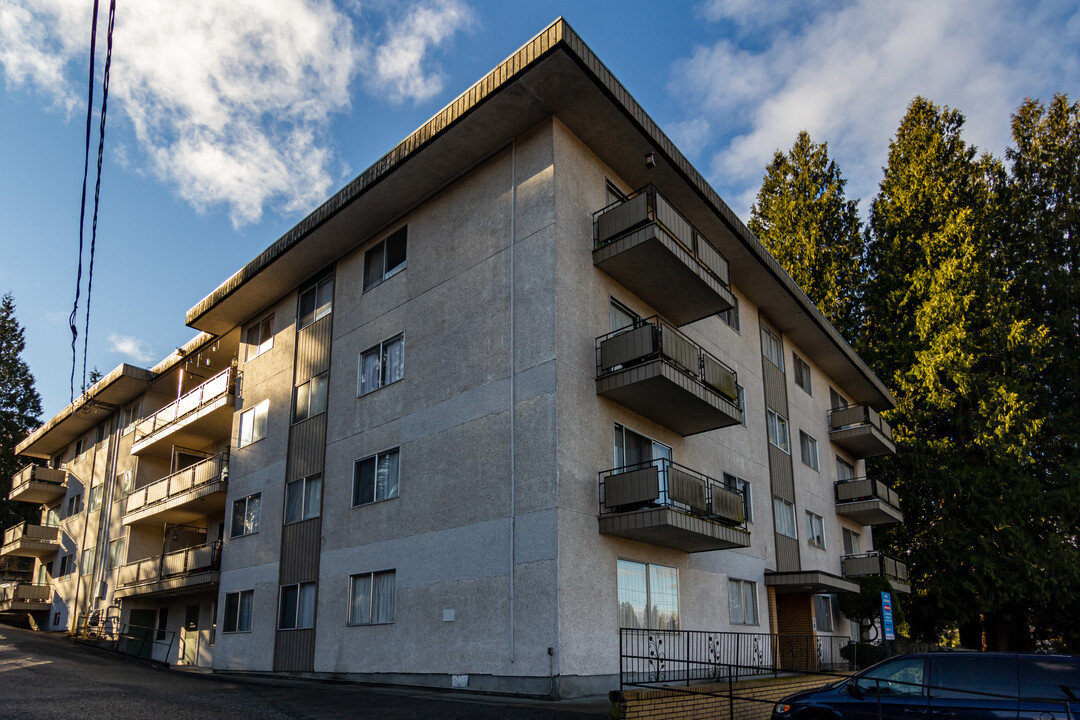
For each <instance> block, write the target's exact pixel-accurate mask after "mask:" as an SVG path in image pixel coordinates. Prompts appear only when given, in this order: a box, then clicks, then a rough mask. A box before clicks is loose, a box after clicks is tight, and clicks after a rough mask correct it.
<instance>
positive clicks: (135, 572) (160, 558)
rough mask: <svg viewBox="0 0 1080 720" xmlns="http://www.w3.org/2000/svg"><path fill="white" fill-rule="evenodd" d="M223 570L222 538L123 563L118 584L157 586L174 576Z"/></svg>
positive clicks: (123, 586) (126, 585) (180, 576)
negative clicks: (156, 584)
mask: <svg viewBox="0 0 1080 720" xmlns="http://www.w3.org/2000/svg"><path fill="white" fill-rule="evenodd" d="M220 569H221V542H220V541H219V542H212V543H207V544H205V545H197V546H195V547H189V548H184V549H183V550H177V551H175V552H170V553H165V554H164V555H157V556H155V557H151V558H146V559H144V560H136V561H135V562H130V563H128V564H126V565H122V566H121V567H120V571H119V574H118V576H117V584H118V585H119V586H120V587H121V588H131V587H136V586H143V585H153V584H155V583H161V582H163V581H166V580H169V579H173V578H183V577H185V576H192V575H201V574H203V573H208V572H216V571H218V570H220ZM126 594H127V595H132V594H135V593H130V592H129V593H126Z"/></svg>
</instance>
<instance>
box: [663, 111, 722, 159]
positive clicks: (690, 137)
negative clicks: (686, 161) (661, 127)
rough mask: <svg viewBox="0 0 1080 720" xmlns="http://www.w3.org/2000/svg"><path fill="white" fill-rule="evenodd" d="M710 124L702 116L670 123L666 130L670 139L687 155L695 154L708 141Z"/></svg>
mask: <svg viewBox="0 0 1080 720" xmlns="http://www.w3.org/2000/svg"><path fill="white" fill-rule="evenodd" d="M711 129H712V126H711V125H709V121H708V120H706V119H705V118H703V117H696V118H691V119H690V120H682V121H680V122H675V123H671V124H670V125H668V126H667V128H666V130H667V132H668V135H670V136H671V139H672V140H673V141H674V142H675V144H676V145H678V146H679V149H681V150H682V151H683V152H685V153H686V154H688V155H697V154H698V153H699V152H701V150H702V148H704V147H705V145H706V143H708V141H709V131H710V130H711Z"/></svg>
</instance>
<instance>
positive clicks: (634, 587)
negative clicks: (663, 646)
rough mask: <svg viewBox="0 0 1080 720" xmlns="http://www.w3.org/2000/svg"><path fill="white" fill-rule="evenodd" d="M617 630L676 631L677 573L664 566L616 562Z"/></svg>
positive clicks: (677, 624) (671, 568)
mask: <svg viewBox="0 0 1080 720" xmlns="http://www.w3.org/2000/svg"><path fill="white" fill-rule="evenodd" d="M618 588H619V627H626V628H653V629H660V630H678V629H679V571H678V570H677V569H675V568H673V567H667V566H665V565H653V564H652V563H640V562H634V561H632V560H619V562H618Z"/></svg>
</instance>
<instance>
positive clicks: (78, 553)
mask: <svg viewBox="0 0 1080 720" xmlns="http://www.w3.org/2000/svg"><path fill="white" fill-rule="evenodd" d="M112 448H113V442H112V437H111V436H110V437H109V452H108V453H106V460H105V463H106V465H108V455H109V454H111V453H112ZM97 460H98V452H97V448H94V460H93V462H91V463H90V483H89V485H83V494H84V495H85V496H86V516H85V517H84V518H83V531H82V538H81V539H80V540H79V544H78V546H76V548H75V557H74V559H73V562H74V564H75V597H74V598H73V599H72V600H71V609H72V610H73V611H74V612H75V618H74V619H75V623H74V625H72V632H74V631H77V630H78V629H79V591H80V590H82V553H83V552H84V551H85V549H86V531H87V530H88V529H89V528H90V496H91V495H92V494H93V491H94V471H95V470H96V469H97ZM94 552H95V553H96V552H97V550H96V549H95V550H94ZM94 563H95V565H96V564H97V558H96V557H95V558H94ZM93 587H94V575H93V573H91V574H90V589H91V591H92V590H93ZM88 614H89V613H88Z"/></svg>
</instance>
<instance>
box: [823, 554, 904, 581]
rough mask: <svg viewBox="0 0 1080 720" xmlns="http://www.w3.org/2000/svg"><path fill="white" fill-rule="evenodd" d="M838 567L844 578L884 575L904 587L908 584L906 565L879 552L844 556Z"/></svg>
mask: <svg viewBox="0 0 1080 720" xmlns="http://www.w3.org/2000/svg"><path fill="white" fill-rule="evenodd" d="M840 566H841V568H842V572H843V575H844V577H847V578H850V577H862V576H864V575H884V576H885V577H888V578H893V579H894V580H898V581H900V582H902V583H904V584H905V585H906V584H907V583H908V572H907V564H906V563H904V562H903V561H900V560H897V559H896V558H894V557H891V556H889V555H886V554H885V553H883V552H881V551H879V550H872V551H870V552H865V553H859V554H857V555H844V556H843V557H842V558H840Z"/></svg>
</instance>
